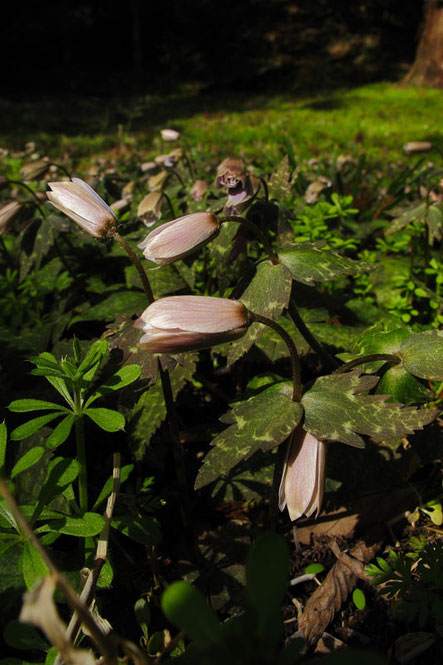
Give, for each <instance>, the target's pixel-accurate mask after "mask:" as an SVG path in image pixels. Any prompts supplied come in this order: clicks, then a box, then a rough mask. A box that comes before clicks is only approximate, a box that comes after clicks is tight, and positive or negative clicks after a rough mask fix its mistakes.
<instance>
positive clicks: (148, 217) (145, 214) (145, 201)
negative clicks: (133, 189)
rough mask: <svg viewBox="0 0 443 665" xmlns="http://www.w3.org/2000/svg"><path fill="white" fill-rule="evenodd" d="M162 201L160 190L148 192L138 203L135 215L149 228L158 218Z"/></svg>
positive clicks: (160, 213)
mask: <svg viewBox="0 0 443 665" xmlns="http://www.w3.org/2000/svg"><path fill="white" fill-rule="evenodd" d="M162 203H163V194H162V193H161V192H149V194H147V195H146V196H144V197H143V198H142V200H141V201H140V203H139V204H138V208H137V217H138V218H139V219H141V221H142V222H143V224H144V225H145V226H147V227H148V228H149V227H150V226H152V225H153V224H155V222H157V221H158V220H159V219H160V217H161V215H162Z"/></svg>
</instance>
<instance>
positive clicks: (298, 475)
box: [278, 425, 326, 520]
mask: <svg viewBox="0 0 443 665" xmlns="http://www.w3.org/2000/svg"><path fill="white" fill-rule="evenodd" d="M325 461H326V444H325V443H323V441H319V440H318V439H316V438H315V436H313V435H312V434H310V433H309V432H307V431H306V430H304V429H303V427H301V426H300V425H299V426H298V427H297V428H296V429H295V430H294V431H293V433H292V435H291V439H290V442H289V448H288V454H287V457H286V462H285V466H284V468H283V474H282V479H281V482H280V489H279V503H278V506H279V508H280V510H284V509H285V507H287V509H288V512H289V517H290V518H291V520H296V519H298V518H299V517H301V516H302V515H306V517H310V516H311V515H312V514H313V513H314V512H316V513H317V514H318V512H319V510H320V508H321V504H322V501H323V485H324V477H325Z"/></svg>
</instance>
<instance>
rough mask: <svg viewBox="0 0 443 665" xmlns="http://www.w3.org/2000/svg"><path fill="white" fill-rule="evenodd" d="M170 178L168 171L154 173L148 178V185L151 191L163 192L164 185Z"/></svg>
mask: <svg viewBox="0 0 443 665" xmlns="http://www.w3.org/2000/svg"><path fill="white" fill-rule="evenodd" d="M168 178H169V173H168V171H160V172H159V173H156V174H155V175H152V176H151V177H150V178H149V180H148V187H149V189H150V191H151V192H161V191H162V189H163V185H164V184H165V183H166V181H167V179H168Z"/></svg>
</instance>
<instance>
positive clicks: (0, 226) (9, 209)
mask: <svg viewBox="0 0 443 665" xmlns="http://www.w3.org/2000/svg"><path fill="white" fill-rule="evenodd" d="M21 209H22V206H21V205H20V203H18V202H17V201H10V202H9V203H6V205H4V206H2V207H1V208H0V233H5V232H6V231H7V230H8V228H9V225H10V223H11V222H12V220H13V219H14V218H15V217H16V216H17V215H18V214H19V213H20V211H21Z"/></svg>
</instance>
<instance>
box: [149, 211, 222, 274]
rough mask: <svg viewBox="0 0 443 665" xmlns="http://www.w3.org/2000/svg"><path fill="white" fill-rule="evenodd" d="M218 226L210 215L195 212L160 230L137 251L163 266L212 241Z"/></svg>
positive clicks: (154, 231) (152, 233)
mask: <svg viewBox="0 0 443 665" xmlns="http://www.w3.org/2000/svg"><path fill="white" fill-rule="evenodd" d="M218 230H219V222H218V219H217V217H216V216H215V215H212V214H211V213H209V212H194V213H191V214H190V215H185V216H184V217H178V218H177V219H173V220H172V221H171V222H166V224H162V226H159V227H157V228H156V229H154V230H153V231H151V232H150V233H148V235H147V236H146V238H145V239H144V240H143V242H141V243H140V244H139V245H138V247H139V248H140V249H142V250H143V255H144V257H145V258H146V259H148V260H149V261H154V263H158V265H161V266H164V265H166V264H167V263H173V262H174V261H177V260H178V259H182V258H183V257H185V256H188V254H191V253H192V252H194V251H196V250H197V249H198V248H199V247H201V246H202V245H205V244H206V243H207V242H209V241H210V240H212V238H214V236H215V235H216V234H217V233H218Z"/></svg>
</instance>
